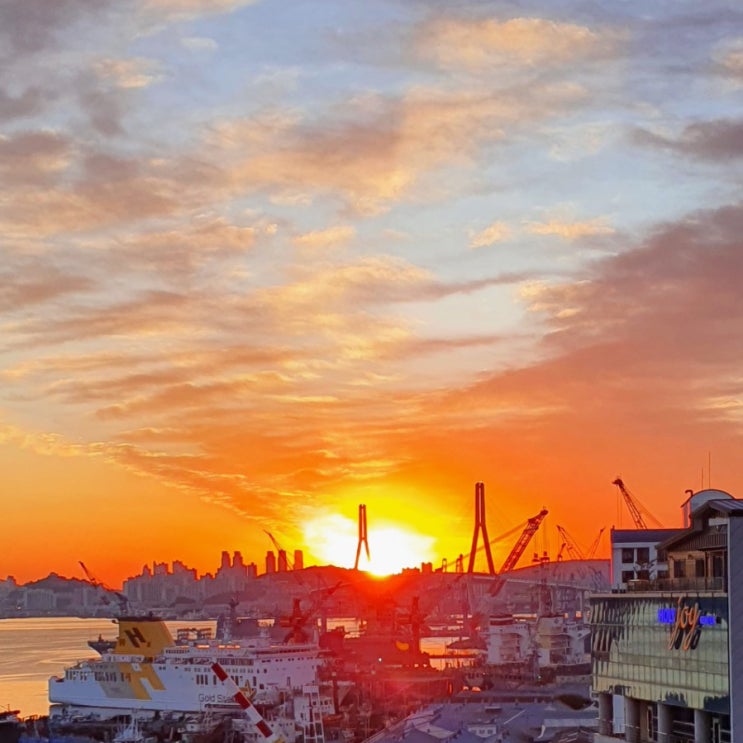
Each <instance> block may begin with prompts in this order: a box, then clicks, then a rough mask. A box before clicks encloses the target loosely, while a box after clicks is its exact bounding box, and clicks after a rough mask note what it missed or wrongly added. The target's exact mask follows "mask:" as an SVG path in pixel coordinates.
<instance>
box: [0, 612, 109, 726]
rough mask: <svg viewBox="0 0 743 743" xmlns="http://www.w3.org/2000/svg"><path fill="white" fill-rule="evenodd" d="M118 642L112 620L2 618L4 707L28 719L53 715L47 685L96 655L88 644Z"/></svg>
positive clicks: (0, 692)
mask: <svg viewBox="0 0 743 743" xmlns="http://www.w3.org/2000/svg"><path fill="white" fill-rule="evenodd" d="M99 634H102V635H103V636H104V637H115V635H116V626H115V625H114V624H113V623H112V622H111V620H110V619H79V618H77V617H49V618H47V617H44V618H26V619H0V708H3V709H7V708H8V707H10V708H11V709H18V710H20V712H21V715H23V717H29V716H30V715H46V714H48V713H49V701H48V698H47V682H48V680H49V677H50V676H54V675H58V674H60V675H61V674H62V673H64V669H65V667H66V666H69V665H72V664H73V663H75V662H77V661H78V660H80V659H82V658H88V657H91V656H94V655H95V651H94V650H92V649H91V648H90V647H88V640H93V639H95V638H96V637H98V635H99Z"/></svg>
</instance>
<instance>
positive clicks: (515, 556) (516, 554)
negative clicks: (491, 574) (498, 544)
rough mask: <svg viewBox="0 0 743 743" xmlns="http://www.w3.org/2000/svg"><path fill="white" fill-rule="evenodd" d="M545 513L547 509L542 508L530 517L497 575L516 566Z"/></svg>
mask: <svg viewBox="0 0 743 743" xmlns="http://www.w3.org/2000/svg"><path fill="white" fill-rule="evenodd" d="M547 513H548V511H547V509H546V508H543V509H542V510H541V511H540V512H539V513H538V514H537V515H536V516H532V517H531V518H530V519H529V520H528V521H527V522H526V526H525V527H524V530H523V531H522V532H521V536H519V538H518V539H517V540H516V544H514V545H513V548H512V549H511V551H510V552H509V553H508V557H506V559H505V561H504V562H503V565H501V569H500V570H499V571H498V573H499V574H500V573H507V572H509V571H510V570H513V569H514V568H515V567H516V564H517V563H518V561H519V560H520V559H521V555H523V554H524V551H525V550H526V548H527V547H528V546H529V542H531V540H532V537H533V536H534V535H535V534H536V533H537V529H539V525H540V524H541V523H542V521H544V517H545V516H546V515H547ZM557 528H558V529H559V528H560V527H557Z"/></svg>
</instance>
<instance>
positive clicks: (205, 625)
mask: <svg viewBox="0 0 743 743" xmlns="http://www.w3.org/2000/svg"><path fill="white" fill-rule="evenodd" d="M614 484H615V485H616V486H617V487H618V489H619V493H621V495H622V497H623V502H624V504H625V506H626V508H627V509H628V512H629V513H630V514H631V516H632V518H633V519H634V520H635V527H636V528H635V529H634V530H625V531H617V530H614V529H612V531H611V534H610V536H609V539H610V540H611V543H612V544H611V547H612V560H604V559H597V558H595V557H594V552H595V551H596V549H597V548H598V545H599V542H600V539H601V538H602V536H603V534H604V531H605V529H604V528H603V527H602V528H600V530H599V531H598V534H597V536H596V538H595V540H594V542H593V544H592V545H591V546H590V547H589V548H588V550H587V552H588V554H584V553H583V552H582V551H581V548H580V546H579V545H578V543H577V542H576V541H575V540H574V539H573V538H572V537H571V535H570V533H569V532H568V531H567V529H565V528H564V527H562V526H560V527H558V530H557V531H558V533H559V534H560V536H561V538H562V542H561V545H560V548H559V551H558V552H557V554H556V556H555V559H554V560H550V559H549V556H548V555H546V554H545V553H541V554H540V553H539V552H538V551H533V552H532V555H533V557H532V559H531V560H530V561H527V560H523V558H524V555H528V551H529V548H530V547H533V546H534V545H535V544H536V537H537V534H538V532H539V529H540V528H543V524H544V521H545V518H546V516H547V514H548V510H547V509H546V508H543V509H542V510H541V511H540V512H539V513H538V514H537V515H536V516H534V517H530V518H528V519H527V520H526V521H525V522H524V523H523V524H522V525H521V527H520V528H519V529H516V530H515V531H516V536H515V538H513V539H512V546H511V549H510V551H508V554H507V557H506V558H505V560H504V561H503V563H502V564H501V565H500V566H499V568H498V569H495V563H494V561H493V556H492V553H491V542H495V541H498V540H499V539H500V537H498V538H496V539H495V540H490V538H489V536H488V531H487V512H486V496H485V485H484V483H482V482H478V483H476V485H475V498H474V514H475V518H474V525H473V538H472V547H471V551H470V553H469V555H467V556H465V555H464V554H463V555H461V556H459V557H458V558H457V559H456V560H455V561H454V562H453V565H452V569H451V570H448V569H447V568H448V565H447V564H446V563H443V562H442V564H441V566H440V567H438V568H437V569H434V568H433V566H432V565H431V564H427V565H422V566H421V568H420V569H415V570H405V571H403V572H402V573H400V574H398V575H393V576H388V577H387V578H386V579H383V580H380V579H378V578H374V577H372V576H369V575H367V574H365V573H364V572H363V571H361V570H359V569H358V567H357V566H355V567H354V568H351V569H342V568H337V567H332V566H328V567H325V568H321V567H316V566H315V567H311V568H304V567H303V566H301V554H300V553H298V552H296V553H295V554H294V562H292V561H290V560H288V559H287V556H286V552H285V551H284V550H283V549H281V547H280V545H279V544H278V543H277V542H276V540H275V539H274V538H273V537H272V535H270V534H268V536H269V538H270V539H271V541H272V546H274V547H276V548H277V552H278V554H274V553H273V551H269V552H267V558H266V567H267V570H266V572H265V573H264V574H263V576H262V578H263V580H266V581H269V582H275V583H274V585H273V587H270V583H269V585H267V586H266V588H265V589H264V590H263V591H260V592H255V591H241V590H239V587H237V586H234V585H233V586H232V588H233V589H235V590H232V591H231V592H229V593H227V594H223V596H224V599H223V603H219V601H215V600H213V601H210V602H209V604H208V609H207V605H204V607H202V609H201V612H203V617H204V618H203V619H201V620H200V621H199V620H196V621H194V617H193V613H194V607H193V605H191V606H190V608H189V614H191V615H192V616H191V618H190V619H188V620H184V619H180V620H178V619H175V618H173V617H172V616H171V617H170V618H169V619H166V618H164V616H163V615H161V614H160V613H158V612H156V611H155V609H154V607H153V608H149V609H148V608H147V607H145V606H143V605H142V603H141V601H140V600H139V599H138V598H137V597H138V596H139V595H141V593H140V591H141V586H142V581H141V580H140V581H137V580H135V581H131V582H129V583H127V584H125V586H124V589H123V590H122V591H115V590H112V589H110V588H109V587H108V586H105V585H103V584H102V583H101V582H100V581H97V580H96V578H95V576H94V575H93V573H92V572H91V571H90V570H89V569H88V568H87V566H86V565H85V564H84V563H82V562H81V563H80V565H81V569H82V570H83V571H84V573H85V582H86V585H87V588H86V590H91V591H93V592H94V594H95V596H96V603H95V606H96V609H97V610H98V611H100V612H102V613H103V614H104V616H105V615H109V616H111V622H112V624H111V627H112V629H115V630H116V634H115V635H111V636H108V637H106V636H104V635H103V634H100V635H99V636H98V637H97V638H90V639H89V641H88V645H89V649H90V650H91V651H92V652H94V653H95V654H94V656H92V657H89V658H88V659H80V660H79V662H77V663H75V664H73V665H71V666H68V667H67V668H65V670H64V673H63V674H61V675H54V676H52V677H51V678H50V679H49V681H48V699H49V704H50V707H49V714H48V716H43V717H42V718H34V719H32V720H27V721H26V722H25V723H22V722H21V720H20V718H19V717H18V714H19V713H18V712H16V713H15V716H14V717H13V720H14V721H15V722H13V720H10V719H9V720H8V725H7V726H6V727H7V728H8V730H10V735H9V738H10V743H17V741H18V740H21V739H23V743H32V741H35V740H38V741H44V740H62V739H68V738H69V739H81V740H85V741H89V742H92V741H101V742H102V743H144V742H145V741H147V742H148V743H158V742H160V743H164V742H166V741H184V743H223V742H226V743H262V741H266V740H268V741H269V743H273V741H284V742H285V743H324V742H325V741H343V743H362V741H379V743H383V742H386V741H388V742H389V743H394V741H397V740H400V739H402V738H405V737H406V736H407V735H409V733H410V731H411V730H415V731H416V733H417V734H420V735H424V734H428V733H426V731H431V730H434V729H435V730H438V732H437V733H434V734H433V738H434V739H438V740H442V739H443V740H446V739H447V736H448V737H456V736H457V735H461V732H462V730H463V729H467V730H470V731H471V734H472V735H474V736H475V739H477V740H486V741H488V743H499V742H500V741H505V740H509V741H530V742H536V741H544V742H545V743H546V742H547V741H559V740H563V737H561V736H568V735H572V736H573V737H572V738H567V737H565V738H564V740H568V739H570V740H575V741H579V740H594V736H595V735H599V734H600V732H601V730H600V728H601V725H603V724H604V723H603V722H602V720H603V717H602V715H605V714H606V712H605V711H600V708H599V704H598V702H599V699H601V698H602V697H600V696H599V697H597V695H596V693H595V689H594V687H593V684H592V673H593V674H595V670H596V666H595V661H596V659H597V657H599V656H597V654H596V652H595V650H596V647H597V638H596V636H595V621H593V620H592V613H591V612H592V609H591V607H592V606H593V605H595V602H596V598H595V597H598V596H602V595H616V594H613V592H616V591H617V590H618V587H622V586H623V588H622V589H621V590H622V591H626V590H627V589H628V587H630V588H632V589H633V590H637V586H638V585H639V584H640V583H643V582H645V583H646V582H649V580H650V577H651V573H652V575H653V576H655V575H656V574H657V573H658V571H659V569H660V565H659V557H662V558H664V559H665V555H664V553H662V552H659V551H658V550H659V549H660V548H659V546H658V544H657V543H656V542H657V540H662V539H667V538H668V537H669V536H677V535H679V534H681V533H682V532H683V530H682V529H668V530H659V529H654V530H649V529H647V526H646V524H645V522H644V520H643V516H642V514H641V512H640V507H639V505H638V501H637V500H636V499H635V498H634V497H633V495H632V494H631V493H630V492H629V490H628V489H627V488H626V487H625V485H624V483H623V482H622V481H621V480H616V481H615V482H614ZM723 496H726V497H727V498H728V499H730V496H727V495H726V494H724V493H721V492H718V491H703V492H702V493H701V494H699V495H695V496H694V498H693V499H691V498H690V499H689V501H688V504H687V511H688V512H689V514H691V511H692V509H694V508H695V507H697V506H699V505H702V504H707V503H708V502H716V501H715V499H716V498H718V497H723ZM726 502H727V501H726ZM366 516H367V513H366V506H363V505H362V506H360V507H359V514H358V519H359V523H358V527H359V528H358V531H359V539H358V543H357V550H356V560H357V561H358V560H359V558H360V556H361V555H362V554H363V552H364V551H368V550H369V544H368V532H367V525H366ZM690 519H691V515H689V516H687V521H690ZM632 539H634V540H635V541H636V542H637V544H638V545H640V546H637V547H636V548H635V549H634V551H633V552H632V555H631V557H632V560H631V561H630V560H629V558H628V554H629V553H628V552H627V549H628V548H627V547H626V545H627V544H628V543H629V540H632ZM654 540H655V541H654ZM617 550H619V551H617ZM622 550H624V551H622ZM478 558H480V564H483V565H485V566H486V567H487V569H486V570H481V571H480V570H477V569H476V566H477V565H478ZM566 558H567V559H566ZM524 562H526V563H527V564H526V565H524V564H523V563H524ZM651 564H652V565H653V566H654V567H653V568H652V570H651V569H650V568H649V567H646V566H650V565H651ZM630 566H631V567H632V569H631V570H628V569H627V568H628V567H630ZM222 567H223V568H224V570H225V571H230V572H231V571H233V569H234V568H235V567H237V568H238V569H242V568H243V567H244V566H243V565H242V560H241V559H240V557H239V556H235V557H234V558H233V559H230V558H229V557H228V556H223V558H222ZM160 572H161V573H162V571H160ZM163 575H168V574H163ZM249 580H250V581H251V582H255V581H257V580H260V578H259V577H258V576H255V575H252V576H251V577H250V579H249ZM643 584H644V583H643ZM277 587H278V591H277V590H276V589H277ZM256 595H261V596H262V597H263V598H264V600H265V598H266V596H268V595H273V596H274V599H272V600H275V597H276V596H278V595H281V596H282V597H283V601H284V605H283V610H282V612H281V613H280V614H279V615H278V616H260V609H258V607H257V606H256V605H255V604H254V603H253V602H252V601H251V599H250V597H251V596H256ZM678 601H679V602H681V601H682V599H681V598H679V599H678ZM679 605H680V603H679ZM122 611H126V613H121V612H122ZM207 611H208V612H212V613H213V614H212V617H211V618H208V619H207V618H206V614H207ZM667 611H673V609H669V610H667ZM700 626H701V623H700ZM171 628H172V629H171ZM592 631H593V636H592ZM674 631H677V628H676V627H675V626H674ZM602 642H603V641H602ZM689 642H690V641H689ZM676 644H678V643H676ZM595 681H596V679H595V678H594V679H593V683H595ZM620 717H621V716H620ZM447 730H448V731H449V732H448V733H446V731H447ZM604 732H609V731H608V730H604ZM596 739H597V740H598V738H596ZM608 739H609V738H607V740H608ZM638 740H643V739H642V738H639V739H638Z"/></svg>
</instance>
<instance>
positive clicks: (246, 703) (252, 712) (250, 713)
mask: <svg viewBox="0 0 743 743" xmlns="http://www.w3.org/2000/svg"><path fill="white" fill-rule="evenodd" d="M212 671H214V675H215V676H216V677H217V678H218V679H219V680H220V681H221V682H222V684H224V686H226V687H227V689H228V691H229V692H230V693H231V695H232V698H233V699H234V700H235V701H236V702H237V703H238V704H239V705H240V707H241V708H242V710H243V712H244V714H245V716H246V717H247V718H248V720H250V722H251V723H253V725H254V727H255V729H256V730H257V731H258V732H259V733H260V736H261V737H260V738H259V740H262V741H263V743H284V739H283V738H282V737H281V736H280V735H279V734H277V733H275V732H274V731H273V730H272V729H271V727H270V726H269V724H268V723H267V722H266V720H265V719H264V717H263V715H261V713H260V712H259V711H258V710H257V709H256V708H255V705H254V704H253V703H252V702H251V701H250V699H249V698H248V696H247V694H245V692H244V691H243V690H242V689H241V688H240V687H239V686H238V685H237V683H235V680H234V679H233V678H232V677H231V676H229V675H228V674H227V671H225V670H224V668H222V666H221V665H220V664H219V663H212Z"/></svg>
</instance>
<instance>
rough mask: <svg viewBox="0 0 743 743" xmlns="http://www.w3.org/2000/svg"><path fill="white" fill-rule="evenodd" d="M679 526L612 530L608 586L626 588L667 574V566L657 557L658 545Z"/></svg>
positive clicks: (665, 576) (664, 576) (675, 531)
mask: <svg viewBox="0 0 743 743" xmlns="http://www.w3.org/2000/svg"><path fill="white" fill-rule="evenodd" d="M678 531H679V530H678V529H612V530H611V585H612V587H613V588H617V589H619V590H626V588H627V586H628V584H630V583H631V582H632V581H638V580H640V581H641V580H655V579H656V578H667V577H668V565H667V564H666V562H665V561H664V560H663V559H659V557H658V550H657V545H658V544H660V543H661V542H664V541H665V540H666V539H668V538H669V537H672V536H673V535H674V534H676V533H677V532H678Z"/></svg>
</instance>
